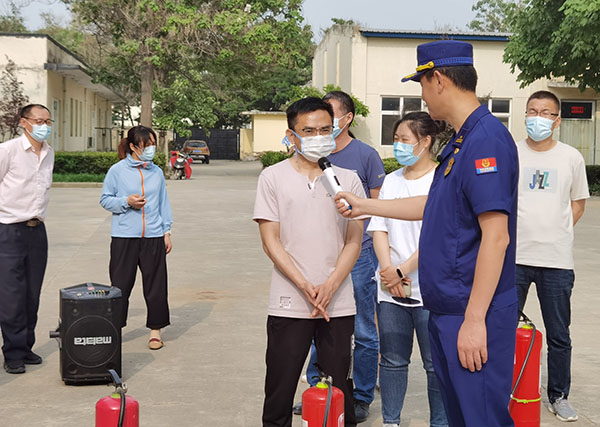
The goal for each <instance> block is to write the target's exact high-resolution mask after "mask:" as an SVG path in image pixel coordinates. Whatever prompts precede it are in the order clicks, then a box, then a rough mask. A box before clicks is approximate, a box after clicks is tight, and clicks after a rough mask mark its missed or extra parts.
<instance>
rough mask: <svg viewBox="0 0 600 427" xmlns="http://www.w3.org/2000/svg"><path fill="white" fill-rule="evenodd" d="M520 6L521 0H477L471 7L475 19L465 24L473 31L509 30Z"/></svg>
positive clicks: (521, 5)
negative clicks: (474, 13)
mask: <svg viewBox="0 0 600 427" xmlns="http://www.w3.org/2000/svg"><path fill="white" fill-rule="evenodd" d="M522 8H523V2H522V1H521V0H517V1H514V0H478V1H477V2H476V3H475V4H474V5H473V7H472V8H471V10H472V11H473V12H476V15H475V19H473V20H472V21H471V22H470V23H469V24H468V25H467V26H468V27H469V29H471V30H473V31H487V32H505V33H506V32H510V31H511V28H512V23H513V22H514V20H515V17H516V15H517V13H518V12H519V11H520V10H521V9H522Z"/></svg>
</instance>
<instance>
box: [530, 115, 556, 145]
mask: <svg viewBox="0 0 600 427" xmlns="http://www.w3.org/2000/svg"><path fill="white" fill-rule="evenodd" d="M525 123H526V125H527V135H529V137H530V138H531V139H533V140H534V141H543V140H544V139H546V138H548V137H549V136H550V135H552V125H553V124H554V120H550V119H546V118H545V117H540V116H535V117H527V118H526V119H525Z"/></svg>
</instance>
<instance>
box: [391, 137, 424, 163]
mask: <svg viewBox="0 0 600 427" xmlns="http://www.w3.org/2000/svg"><path fill="white" fill-rule="evenodd" d="M415 145H417V144H415ZM415 145H411V144H407V143H405V142H394V157H395V158H396V160H398V163H400V164H401V165H404V166H412V165H414V164H415V163H417V160H419V156H420V155H421V154H422V153H423V150H424V149H425V148H423V150H421V152H420V153H419V154H418V155H415V154H414V148H415Z"/></svg>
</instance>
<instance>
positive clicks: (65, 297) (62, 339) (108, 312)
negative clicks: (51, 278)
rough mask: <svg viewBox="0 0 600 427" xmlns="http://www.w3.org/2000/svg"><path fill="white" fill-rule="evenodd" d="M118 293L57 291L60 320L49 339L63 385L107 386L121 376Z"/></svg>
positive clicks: (107, 289)
mask: <svg viewBox="0 0 600 427" xmlns="http://www.w3.org/2000/svg"><path fill="white" fill-rule="evenodd" d="M121 304H122V302H121V290H120V289H119V288H115V287H112V286H104V285H99V284H96V283H82V284H81V285H76V286H71V287H68V288H63V289H61V290H60V319H59V323H58V328H57V329H56V331H50V338H57V340H58V343H59V347H60V374H61V377H62V380H63V381H64V382H65V384H71V385H79V384H103V383H110V382H111V381H112V377H111V375H110V374H109V372H108V370H109V369H114V370H115V371H116V372H117V373H118V374H119V376H121V313H122V311H121Z"/></svg>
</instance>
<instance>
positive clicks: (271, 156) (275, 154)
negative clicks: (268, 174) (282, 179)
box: [260, 151, 291, 168]
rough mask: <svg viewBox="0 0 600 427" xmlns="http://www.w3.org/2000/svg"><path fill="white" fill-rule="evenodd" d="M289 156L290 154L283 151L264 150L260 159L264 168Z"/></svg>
mask: <svg viewBox="0 0 600 427" xmlns="http://www.w3.org/2000/svg"><path fill="white" fill-rule="evenodd" d="M290 157H291V154H287V153H284V152H283V151H265V152H264V153H262V154H261V155H260V161H261V163H262V165H263V168H266V167H268V166H272V165H274V164H275V163H279V162H281V161H283V160H285V159H288V158H290Z"/></svg>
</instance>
